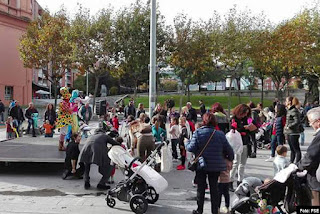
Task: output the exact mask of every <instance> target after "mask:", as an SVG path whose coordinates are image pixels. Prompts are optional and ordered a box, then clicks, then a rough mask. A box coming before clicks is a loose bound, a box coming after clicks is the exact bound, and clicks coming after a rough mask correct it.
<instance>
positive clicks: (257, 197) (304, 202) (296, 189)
mask: <svg viewBox="0 0 320 214" xmlns="http://www.w3.org/2000/svg"><path fill="white" fill-rule="evenodd" d="M291 168H295V167H291ZM282 171H284V172H285V173H287V175H285V173H281V172H282ZM282 171H280V172H279V173H278V174H277V175H276V176H275V178H274V179H272V180H270V181H266V182H264V184H262V185H261V186H258V187H256V188H255V189H254V191H252V189H251V191H250V192H249V194H250V196H248V197H244V198H241V199H239V200H237V201H236V203H234V204H233V206H232V209H231V213H255V212H256V211H257V212H258V213H286V212H287V213H293V212H294V211H296V207H297V206H310V205H311V193H310V190H309V188H308V186H307V184H306V179H305V176H304V174H303V173H302V175H301V173H296V172H295V171H290V169H289V170H288V168H286V169H284V170H282ZM279 178H280V179H279ZM240 186H241V185H240ZM249 194H248V195H249ZM262 200H265V205H266V206H265V207H261V206H259V205H261V204H259V202H260V201H262ZM262 204H263V203H262ZM267 205H268V210H266V208H267ZM282 205H284V208H285V210H286V212H284V211H283V209H282Z"/></svg>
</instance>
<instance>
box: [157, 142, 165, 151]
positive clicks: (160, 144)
mask: <svg viewBox="0 0 320 214" xmlns="http://www.w3.org/2000/svg"><path fill="white" fill-rule="evenodd" d="M164 144H165V143H164V142H161V143H158V144H156V145H157V147H156V150H159V149H160V148H161V147H162V146H163V145H164Z"/></svg>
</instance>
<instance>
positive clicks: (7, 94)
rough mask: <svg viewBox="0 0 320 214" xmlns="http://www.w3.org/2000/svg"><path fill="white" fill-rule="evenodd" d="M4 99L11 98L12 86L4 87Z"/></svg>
mask: <svg viewBox="0 0 320 214" xmlns="http://www.w3.org/2000/svg"><path fill="white" fill-rule="evenodd" d="M4 99H5V100H13V87H12V86H6V87H5V92H4Z"/></svg>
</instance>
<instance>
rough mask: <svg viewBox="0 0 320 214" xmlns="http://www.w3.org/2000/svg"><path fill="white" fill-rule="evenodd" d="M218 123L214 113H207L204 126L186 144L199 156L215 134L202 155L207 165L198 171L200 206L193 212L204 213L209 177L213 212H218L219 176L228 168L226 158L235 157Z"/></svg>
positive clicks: (204, 117) (204, 116) (198, 199)
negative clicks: (218, 128)
mask: <svg viewBox="0 0 320 214" xmlns="http://www.w3.org/2000/svg"><path fill="white" fill-rule="evenodd" d="M216 125H217V124H216V119H215V116H214V115H213V114H212V113H205V114H204V115H203V126H202V127H201V128H199V129H197V130H196V131H195V132H194V134H193V136H192V139H191V140H190V141H189V142H188V143H187V146H186V147H187V150H188V151H189V152H192V153H194V154H195V156H196V157H197V155H198V154H199V153H200V152H201V150H202V149H203V148H204V146H205V145H206V143H207V142H208V140H209V139H210V136H211V135H212V134H213V136H212V138H211V140H210V142H209V144H208V146H207V147H206V148H205V150H204V152H203V153H202V155H201V156H202V157H203V159H204V160H205V162H206V166H205V168H204V169H198V170H197V171H196V174H197V175H196V177H197V184H198V189H197V204H198V208H197V210H194V211H193V214H198V213H203V204H204V196H205V188H206V179H207V177H208V180H209V185H210V198H211V212H212V213H213V214H217V213H218V177H219V175H220V172H221V171H225V170H226V169H227V165H226V160H225V158H226V159H228V160H230V161H233V159H234V153H233V149H232V148H231V146H230V144H229V143H228V141H227V139H226V137H225V135H224V133H223V132H221V131H216V130H215V129H214V127H216Z"/></svg>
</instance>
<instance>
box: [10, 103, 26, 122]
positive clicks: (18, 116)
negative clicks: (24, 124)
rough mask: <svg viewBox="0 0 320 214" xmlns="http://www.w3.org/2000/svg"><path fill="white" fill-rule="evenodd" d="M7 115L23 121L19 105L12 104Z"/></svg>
mask: <svg viewBox="0 0 320 214" xmlns="http://www.w3.org/2000/svg"><path fill="white" fill-rule="evenodd" d="M9 116H11V117H12V118H13V119H15V120H18V121H24V116H23V111H22V109H21V107H20V106H14V107H12V108H11V109H10V112H9Z"/></svg>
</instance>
